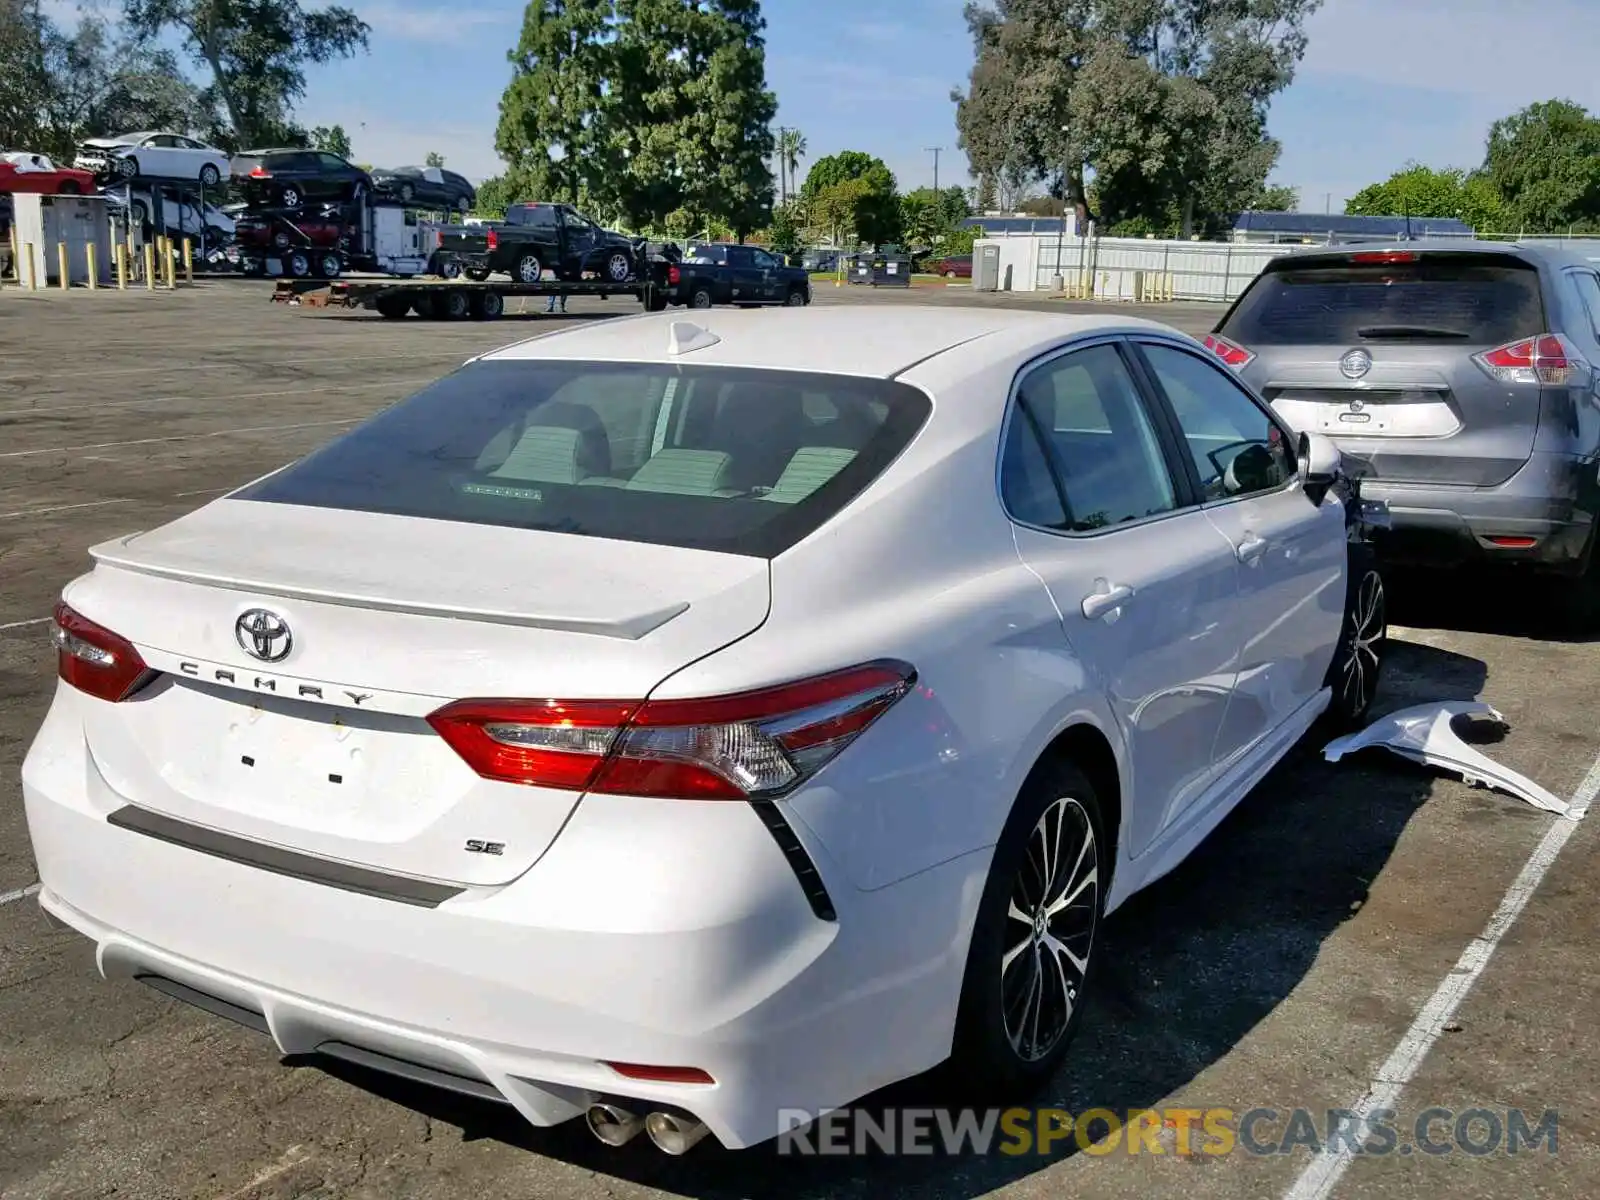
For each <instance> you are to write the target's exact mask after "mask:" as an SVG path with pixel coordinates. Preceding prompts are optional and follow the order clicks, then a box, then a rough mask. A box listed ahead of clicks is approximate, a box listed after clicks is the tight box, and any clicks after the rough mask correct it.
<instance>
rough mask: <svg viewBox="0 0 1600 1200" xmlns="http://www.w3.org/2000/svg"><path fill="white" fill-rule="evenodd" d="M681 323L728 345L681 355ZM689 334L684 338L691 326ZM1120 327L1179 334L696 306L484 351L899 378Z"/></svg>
mask: <svg viewBox="0 0 1600 1200" xmlns="http://www.w3.org/2000/svg"><path fill="white" fill-rule="evenodd" d="M691 314H692V315H691ZM675 325H685V326H689V327H690V330H693V329H695V328H699V329H703V330H705V331H706V332H709V333H711V334H713V335H714V336H716V337H717V338H719V339H720V341H718V342H717V343H716V344H714V345H710V346H707V347H706V348H705V349H701V350H693V351H687V352H684V353H681V354H673V353H672V352H671V349H670V338H671V333H670V331H671V330H672V327H673V326H675ZM682 332H683V335H684V336H683V337H680V339H679V340H680V341H682V340H685V339H686V337H687V336H688V335H689V332H690V331H689V330H685V331H682ZM1112 332H1160V333H1166V334H1175V333H1176V332H1177V331H1176V330H1173V329H1171V328H1169V327H1168V326H1165V325H1159V324H1157V323H1156V322H1154V321H1146V320H1142V319H1140V318H1136V317H1123V316H1114V315H1101V314H1073V313H1050V312H1038V311H1034V310H1023V309H1004V308H988V307H983V308H979V307H976V306H972V307H967V306H958V305H906V304H885V305H883V306H882V307H865V306H862V305H855V304H851V305H832V304H830V305H826V306H815V307H811V306H808V307H804V308H787V307H785V308H770V309H731V308H728V309H711V310H700V309H696V310H690V312H686V313H683V314H678V313H659V314H650V315H644V316H637V317H624V318H619V319H617V320H611V321H595V322H592V323H589V324H586V325H582V326H578V327H576V328H569V329H563V330H560V331H558V332H556V333H552V334H544V335H541V336H538V337H534V338H530V339H528V340H527V341H522V342H517V343H515V344H513V345H510V346H506V347H504V348H503V349H500V350H495V351H492V352H490V353H489V354H485V355H483V356H481V357H482V359H484V360H490V361H507V360H518V359H522V360H527V359H558V360H564V361H580V360H581V361H599V362H608V361H609V362H681V363H684V364H695V365H705V366H733V367H753V368H760V369H767V370H790V371H813V372H821V373H828V374H836V375H858V376H867V377H870V378H878V379H889V378H893V377H894V376H896V375H898V374H900V373H902V372H904V371H906V370H908V369H909V368H911V367H913V366H916V365H918V364H919V363H923V362H926V361H927V360H929V359H931V358H935V357H937V356H940V355H944V354H947V353H949V352H951V351H954V350H957V349H958V348H962V349H963V350H964V351H965V354H967V355H977V356H986V355H988V354H990V353H993V354H994V355H996V356H1001V355H1010V354H1014V353H1017V352H1019V351H1025V350H1026V349H1027V348H1028V347H1030V346H1034V345H1037V346H1039V347H1045V346H1048V345H1051V344H1055V343H1058V342H1060V341H1062V340H1064V339H1066V338H1070V337H1075V336H1080V335H1092V334H1096V333H1112ZM1178 336H1182V335H1181V334H1180V335H1178ZM964 356H965V355H964Z"/></svg>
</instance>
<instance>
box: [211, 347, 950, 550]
mask: <svg viewBox="0 0 1600 1200" xmlns="http://www.w3.org/2000/svg"><path fill="white" fill-rule="evenodd" d="M930 409H931V405H930V403H929V401H928V399H927V397H926V396H925V395H924V394H923V393H921V392H919V391H917V390H916V389H915V388H912V387H909V386H907V385H905V384H901V383H895V382H891V381H888V380H881V379H858V378H852V377H849V376H840V375H812V374H803V373H798V372H788V371H754V370H745V369H739V368H731V367H689V366H666V365H656V364H632V363H585V362H550V361H539V360H523V361H494V362H480V363H472V364H469V365H468V366H466V367H463V368H462V369H461V370H459V371H456V372H455V373H454V374H451V375H448V376H446V377H445V378H444V379H442V380H440V381H439V382H437V383H435V384H433V385H432V386H431V387H428V388H427V389H425V390H424V391H422V392H420V393H418V394H417V395H415V396H413V397H411V398H410V399H409V400H405V401H402V402H401V403H399V404H397V405H395V406H394V407H392V408H390V409H387V410H385V411H384V412H382V413H379V414H378V415H377V416H376V417H374V418H372V419H371V420H370V421H368V422H366V423H365V424H363V425H361V426H360V427H358V428H356V429H354V430H351V431H350V432H349V433H347V434H345V435H344V436H343V437H341V438H339V439H338V440H336V441H334V442H332V443H330V444H329V445H327V446H325V447H323V448H322V449H321V450H318V451H316V452H315V453H313V454H311V455H310V456H309V457H307V458H304V459H302V460H300V461H299V462H298V463H295V464H293V465H291V466H289V467H287V468H286V469H284V470H282V471H280V472H278V473H277V474H275V475H272V476H270V477H269V478H267V479H264V480H262V481H260V482H259V483H256V484H254V485H252V486H250V487H248V488H246V489H245V490H243V491H242V492H239V493H236V495H235V497H234V498H235V499H240V500H252V501H261V502H266V503H276V504H304V505H312V506H316V507H321V508H336V509H352V510H358V511H363V512H378V513H391V514H395V515H399V516H411V517H423V518H429V519H435V520H443V521H462V522H469V523H472V524H481V525H503V526H510V527H512V528H518V529H543V530H553V531H556V532H561V533H572V534H578V535H580V536H588V537H600V538H614V539H619V540H622V541H631V542H648V543H651V544H654V545H661V546H681V547H685V548H693V549H703V550H715V551H720V552H723V553H729V554H745V555H754V556H758V557H763V558H771V557H773V556H775V555H777V554H780V553H782V552H783V551H784V550H785V549H787V548H788V547H789V546H791V545H793V544H794V543H795V542H797V541H799V540H800V539H801V538H803V537H805V536H806V535H807V534H809V533H811V532H812V531H813V530H814V529H816V528H817V527H819V526H820V525H821V524H822V523H823V522H825V521H827V520H828V519H829V518H831V517H832V516H834V514H836V513H838V512H839V511H840V510H841V509H843V508H844V507H845V506H846V505H847V504H849V503H850V501H851V500H853V499H854V498H855V497H856V496H857V495H858V494H859V493H860V492H861V491H862V489H864V488H865V487H866V486H867V485H868V484H870V483H871V482H872V481H873V480H874V479H875V478H877V476H878V475H879V474H880V473H881V472H882V471H883V469H884V468H885V467H886V466H888V464H889V463H890V462H891V461H892V460H893V459H894V458H895V456H896V455H898V454H899V453H900V451H901V450H903V449H904V448H905V446H906V444H907V443H908V442H909V441H910V440H911V438H912V437H913V436H914V435H915V434H916V432H917V430H918V429H920V428H921V427H922V424H923V422H924V421H926V419H927V417H928V413H929V411H930Z"/></svg>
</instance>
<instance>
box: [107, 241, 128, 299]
mask: <svg viewBox="0 0 1600 1200" xmlns="http://www.w3.org/2000/svg"><path fill="white" fill-rule="evenodd" d="M115 249H116V252H115V253H114V254H113V255H112V256H111V257H112V258H114V259H116V260H117V291H119V292H125V291H127V290H128V248H127V247H126V246H124V245H123V244H122V243H121V242H118V243H117V244H116V248H115Z"/></svg>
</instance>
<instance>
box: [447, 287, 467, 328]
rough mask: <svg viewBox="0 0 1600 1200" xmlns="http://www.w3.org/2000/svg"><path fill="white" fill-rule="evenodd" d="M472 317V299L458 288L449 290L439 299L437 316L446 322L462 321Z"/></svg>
mask: <svg viewBox="0 0 1600 1200" xmlns="http://www.w3.org/2000/svg"><path fill="white" fill-rule="evenodd" d="M471 315H472V297H471V296H469V295H467V293H465V292H463V291H462V290H461V289H460V288H451V289H450V290H449V291H447V292H446V293H445V294H444V295H443V296H440V297H439V316H441V317H442V318H444V319H445V320H446V321H464V320H466V319H467V318H468V317H470V316H471Z"/></svg>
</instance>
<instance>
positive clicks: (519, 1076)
mask: <svg viewBox="0 0 1600 1200" xmlns="http://www.w3.org/2000/svg"><path fill="white" fill-rule="evenodd" d="M695 316H696V321H697V322H698V323H697V324H689V323H687V322H684V321H682V320H681V319H677V320H675V319H673V318H672V317H669V316H643V317H639V318H634V319H624V320H618V321H609V322H605V323H596V324H593V325H589V326H585V327H582V328H578V329H571V330H564V331H562V332H560V333H557V334H555V335H550V336H544V337H540V338H536V339H533V340H531V341H527V342H524V343H521V344H519V345H515V346H512V347H510V348H508V349H505V350H501V351H498V352H496V353H492V354H488V355H485V356H483V357H481V358H478V359H475V360H473V361H472V362H470V363H469V364H467V365H466V366H464V367H463V368H461V369H460V370H458V371H456V372H454V373H453V374H451V375H449V376H447V377H445V378H444V379H442V380H440V381H439V382H437V383H436V384H434V385H432V386H430V387H428V388H427V389H425V390H424V391H422V392H421V393H420V394H418V395H416V396H415V397H413V398H411V399H409V400H406V401H404V402H402V403H400V404H398V405H396V406H394V407H392V408H389V409H387V410H385V411H384V412H382V413H380V414H378V415H377V416H375V417H373V418H372V419H371V420H369V421H367V422H366V423H365V424H363V425H361V426H359V427H358V428H356V429H355V430H353V431H352V432H350V433H348V434H346V435H344V436H342V437H340V438H339V439H337V440H336V441H334V442H332V443H330V444H329V445H327V446H325V447H324V448H322V449H321V450H318V451H317V452H315V453H313V454H311V455H310V456H308V457H306V458H304V459H302V460H300V461H298V462H296V463H293V464H291V465H289V466H287V467H285V468H283V469H281V470H279V471H276V472H274V473H272V474H270V475H268V476H266V477H264V478H262V479H260V480H257V481H256V482H254V483H251V484H249V485H247V486H245V487H243V488H241V489H239V490H238V491H236V492H233V493H232V494H230V495H228V496H225V497H223V498H221V499H218V500H216V501H214V502H212V503H210V504H207V505H205V506H204V507H202V508H200V509H199V510H197V511H195V512H193V513H191V514H190V515H188V516H185V517H183V518H181V519H179V520H177V521H174V522H172V523H171V524H168V525H165V526H163V527H161V528H158V529H154V530H151V531H149V532H146V533H140V534H135V535H132V536H129V537H124V538H120V539H118V540H116V541H112V542H109V543H106V544H104V545H100V546H97V547H95V548H94V550H93V551H92V554H93V558H94V560H95V561H94V567H93V569H92V570H91V571H90V572H89V573H88V574H86V575H84V576H82V577H81V578H79V579H77V580H75V581H74V582H72V583H71V584H70V585H69V586H68V587H67V588H66V590H65V592H64V594H63V598H62V602H61V604H60V606H59V607H58V609H57V611H56V618H55V626H54V637H55V640H56V644H57V646H58V647H59V656H58V657H59V671H60V681H59V683H58V685H57V691H56V696H55V700H54V703H53V705H52V707H51V709H50V711H49V714H48V716H47V717H46V719H45V722H44V726H43V728H42V729H41V730H40V731H39V734H38V737H37V739H36V740H35V742H34V744H33V746H32V748H31V749H30V751H29V753H28V755H27V759H26V761H25V763H24V765H23V794H24V799H25V802H26V809H27V819H28V824H29V829H30V831H31V834H32V838H33V845H34V849H35V852H36V855H37V859H38V864H39V873H40V879H41V881H42V891H41V893H40V896H39V902H40V904H41V905H42V906H43V908H44V910H45V911H46V912H47V913H48V914H50V915H51V916H52V917H53V918H54V919H55V920H57V921H59V922H62V923H64V924H66V925H68V926H71V927H73V928H75V929H77V930H79V931H80V932H82V933H84V934H86V935H87V936H88V937H89V938H91V939H92V940H93V941H94V942H95V943H96V945H97V948H98V963H99V966H100V969H101V970H102V971H103V972H104V973H105V974H106V975H107V976H109V977H133V978H137V979H141V980H144V981H145V982H147V983H149V984H150V985H152V986H154V987H157V988H159V989H161V990H163V991H165V992H167V993H169V994H172V995H176V996H179V997H182V998H184V999H186V1000H189V1001H191V1002H193V1003H195V1004H198V1005H200V1006H202V1007H204V1008H207V1009H209V1010H211V1011H213V1012H215V1013H220V1014H225V1015H228V1016H231V1017H233V1018H234V1019H236V1020H239V1021H241V1022H243V1023H245V1024H247V1025H251V1026H254V1027H256V1028H257V1029H260V1030H262V1031H263V1032H266V1033H268V1034H270V1036H271V1038H272V1039H273V1041H274V1042H275V1043H276V1045H277V1046H278V1048H279V1049H280V1050H282V1051H283V1052H284V1053H290V1054H300V1053H307V1054H310V1053H320V1054H326V1055H331V1056H335V1057H343V1058H346V1059H351V1060H354V1061H357V1062H361V1063H364V1064H366V1065H368V1066H372V1067H377V1068H379V1069H383V1070H390V1071H394V1072H397V1073H400V1074H403V1075H407V1076H409V1077H411V1078H414V1079H417V1078H420V1079H424V1080H428V1081H431V1082H433V1083H435V1084H438V1085H440V1086H443V1087H449V1088H454V1089H456V1090H459V1091H464V1092H468V1093H472V1094H476V1095H481V1096H488V1097H492V1098H496V1099H500V1100H503V1101H505V1102H508V1103H509V1104H511V1105H512V1106H514V1107H515V1108H516V1109H517V1111H519V1112H520V1113H521V1114H522V1115H523V1116H524V1117H526V1118H527V1119H528V1120H529V1121H531V1122H533V1123H534V1124H536V1125H551V1124H555V1123H558V1122H563V1121H567V1120H571V1119H578V1118H584V1117H587V1119H588V1121H589V1123H590V1125H591V1127H592V1128H593V1129H594V1130H595V1132H596V1133H597V1134H598V1135H599V1136H601V1137H602V1139H603V1140H606V1141H608V1142H611V1143H613V1144H617V1143H620V1142H623V1141H626V1140H628V1139H629V1138H630V1137H632V1136H633V1135H635V1134H636V1133H638V1132H639V1130H640V1129H641V1128H642V1129H644V1130H645V1131H646V1132H647V1133H648V1135H649V1136H650V1138H651V1139H652V1140H653V1141H654V1142H655V1143H656V1144H657V1145H658V1146H660V1147H661V1148H662V1149H664V1150H667V1151H669V1152H673V1153H681V1152H683V1151H684V1150H686V1149H687V1148H688V1147H689V1146H691V1145H693V1144H694V1143H695V1142H696V1141H697V1140H699V1139H700V1138H701V1137H703V1136H705V1135H706V1134H707V1133H709V1134H712V1135H714V1136H715V1137H716V1138H717V1139H718V1140H719V1141H720V1142H722V1143H723V1144H724V1145H726V1146H729V1147H742V1146H748V1145H751V1144H755V1143H759V1142H762V1141H764V1140H766V1139H769V1138H771V1137H774V1136H776V1135H777V1134H778V1133H779V1132H780V1130H779V1128H778V1124H777V1122H778V1115H779V1113H780V1110H784V1109H791V1110H792V1109H802V1110H806V1111H809V1112H819V1111H822V1110H826V1109H828V1108H831V1107H835V1106H839V1105H843V1104H847V1103H849V1102H851V1101H852V1100H854V1099H856V1098H859V1097H861V1096H863V1095H865V1094H866V1093H868V1092H870V1091H872V1090H874V1089H876V1088H878V1087H880V1086H882V1085H885V1084H888V1083H890V1082H892V1081H894V1080H898V1079H902V1078H905V1077H908V1076H911V1075H914V1074H917V1073H920V1072H922V1071H923V1070H925V1069H927V1068H931V1067H934V1066H936V1065H937V1064H939V1063H941V1062H943V1061H945V1060H947V1059H949V1058H951V1057H952V1056H954V1057H955V1058H956V1059H957V1060H958V1061H959V1063H960V1064H961V1066H962V1068H963V1070H964V1072H965V1074H964V1076H963V1078H965V1079H966V1080H967V1082H968V1083H969V1084H970V1086H971V1087H972V1088H973V1094H974V1095H975V1096H976V1095H979V1094H988V1093H989V1092H990V1089H991V1088H993V1089H998V1090H1001V1091H1007V1092H1010V1093H1012V1094H1015V1095H1021V1094H1022V1093H1024V1092H1025V1091H1027V1090H1028V1089H1030V1088H1032V1087H1035V1086H1037V1085H1039V1084H1040V1083H1042V1082H1043V1081H1044V1080H1046V1079H1047V1078H1048V1077H1049V1075H1050V1074H1051V1072H1052V1071H1053V1069H1054V1068H1055V1066H1056V1065H1057V1064H1058V1062H1059V1061H1060V1059H1061V1057H1062V1055H1063V1053H1064V1052H1065V1050H1066V1047H1067V1045H1068V1042H1069V1040H1070V1038H1071V1035H1072V1033H1073V1031H1074V1029H1075V1027H1076V1025H1077V1024H1078V1021H1079V1018H1080V1016H1081V1013H1082V1011H1083V1000H1084V995H1085V988H1086V987H1087V986H1089V985H1090V983H1091V982H1092V978H1093V975H1094V964H1095V954H1096V940H1097V939H1096V934H1097V930H1098V928H1099V925H1100V922H1101V920H1102V918H1103V917H1104V915H1105V914H1106V913H1107V912H1108V911H1110V910H1111V909H1113V908H1115V907H1116V906H1117V905H1118V904H1120V903H1121V902H1122V901H1124V900H1125V899H1126V898H1127V897H1128V896H1129V895H1131V894H1132V893H1134V892H1135V891H1137V890H1138V889H1140V888H1142V887H1144V886H1145V885H1146V884H1148V883H1150V882H1151V881H1152V880H1154V879H1156V878H1158V877H1160V876H1161V875H1163V874H1165V873H1166V872H1168V871H1170V870H1171V869H1172V868H1173V867H1175V866H1176V865H1177V864H1178V863H1179V862H1180V861H1182V859H1183V858H1184V857H1185V856H1186V855H1187V854H1188V853H1189V852H1190V851H1191V850H1192V849H1193V848H1194V847H1195V845H1196V844H1197V843H1199V842H1200V841H1201V839H1203V838H1204V837H1205V836H1206V834H1207V833H1208V832H1210V831H1211V830H1212V829H1213V828H1214V827H1215V826H1216V825H1217V823H1218V822H1219V821H1220V820H1221V819H1222V818H1223V816H1224V815H1226V814H1227V813H1228V812H1229V810H1230V809H1232V808H1233V807H1234V805H1235V804H1236V803H1237V802H1238V801H1239V799H1240V798H1241V797H1242V796H1243V795H1244V794H1245V792H1246V791H1247V790H1248V789H1249V788H1250V787H1251V786H1253V785H1254V784H1255V782H1256V781H1257V780H1259V779H1260V778H1261V777H1262V776H1263V775H1264V774H1265V773H1266V771H1267V770H1268V769H1269V768H1270V767H1271V766H1272V764H1273V763H1274V762H1275V761H1277V760H1278V759H1279V758H1280V757H1281V756H1282V755H1283V754H1284V752H1285V751H1286V750H1287V749H1288V748H1289V747H1290V746H1291V745H1292V744H1293V743H1294V742H1295V741H1296V740H1297V739H1298V738H1300V737H1301V735H1302V734H1304V733H1305V732H1306V731H1307V730H1308V729H1309V728H1310V727H1311V726H1312V724H1313V722H1314V721H1315V720H1316V719H1317V718H1318V717H1319V715H1322V714H1324V713H1325V712H1327V711H1329V710H1330V708H1331V710H1332V711H1333V712H1334V713H1335V714H1336V715H1338V716H1340V717H1342V718H1345V719H1354V718H1358V717H1359V716H1361V714H1363V713H1364V712H1365V710H1366V708H1367V706H1368V704H1369V703H1370V701H1371V699H1372V694H1373V689H1374V687H1375V686H1376V680H1377V673H1376V669H1377V666H1378V660H1379V655H1380V653H1381V649H1382V645H1383V633H1384V625H1383V606H1382V591H1381V587H1382V581H1381V579H1380V578H1379V576H1378V575H1377V573H1376V572H1375V571H1374V570H1373V569H1372V568H1371V565H1370V561H1369V557H1368V555H1367V554H1366V553H1365V552H1364V551H1365V547H1364V543H1363V542H1362V541H1361V540H1360V538H1359V537H1358V536H1355V535H1353V534H1352V533H1351V532H1350V531H1351V529H1352V528H1354V527H1355V526H1356V525H1358V524H1359V522H1353V519H1352V516H1351V512H1352V502H1351V498H1350V497H1349V496H1348V495H1347V494H1346V491H1345V483H1344V481H1343V479H1342V475H1341V473H1340V471H1339V467H1338V456H1337V452H1336V451H1333V450H1332V448H1331V444H1330V443H1328V442H1326V441H1325V440H1324V439H1322V438H1320V437H1318V436H1316V435H1306V436H1305V437H1304V438H1302V439H1300V440H1299V442H1298V443H1297V442H1296V440H1295V439H1294V438H1292V437H1291V436H1290V435H1289V433H1288V431H1287V430H1286V429H1285V428H1284V427H1283V426H1282V425H1281V424H1279V423H1278V421H1277V419H1276V418H1275V417H1273V416H1272V414H1271V413H1270V411H1269V410H1268V409H1267V408H1266V407H1265V406H1264V405H1263V404H1262V403H1261V402H1260V401H1259V399H1258V398H1257V397H1256V396H1255V395H1254V394H1252V393H1251V392H1250V391H1249V390H1248V389H1247V388H1246V387H1245V386H1244V385H1242V384H1241V383H1239V381H1238V380H1237V379H1235V378H1234V377H1233V375H1232V374H1231V373H1230V372H1229V371H1227V370H1226V368H1224V367H1223V366H1222V365H1221V364H1220V363H1219V362H1217V361H1216V360H1215V359H1214V358H1213V357H1212V356H1211V355H1209V354H1208V353H1207V352H1206V351H1205V350H1204V349H1203V348H1202V347H1201V346H1200V345H1199V344H1197V343H1195V342H1194V341H1193V340H1191V339H1189V338H1187V337H1185V336H1183V335H1181V334H1178V333H1175V332H1174V331H1172V330H1170V329H1167V328H1165V327H1163V326H1159V325H1155V324H1152V323H1149V322H1145V321H1139V320H1134V319H1124V318H1120V317H1075V316H1061V315H1047V314H1040V313H1022V312H1008V311H1000V310H990V309H967V308H954V307H951V308H914V307H913V308H903V307H900V306H895V307H894V308H893V309H872V308H860V307H839V306H834V307H824V308H812V309H801V310H796V311H793V312H789V311H770V312H745V311H727V312H721V311H719V312H709V313H704V314H699V313H697V314H695ZM819 363H826V364H828V365H827V367H826V368H825V369H819V368H818V366H817V364H819ZM1354 507H1355V508H1359V505H1358V504H1356V505H1355V506H1354Z"/></svg>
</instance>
